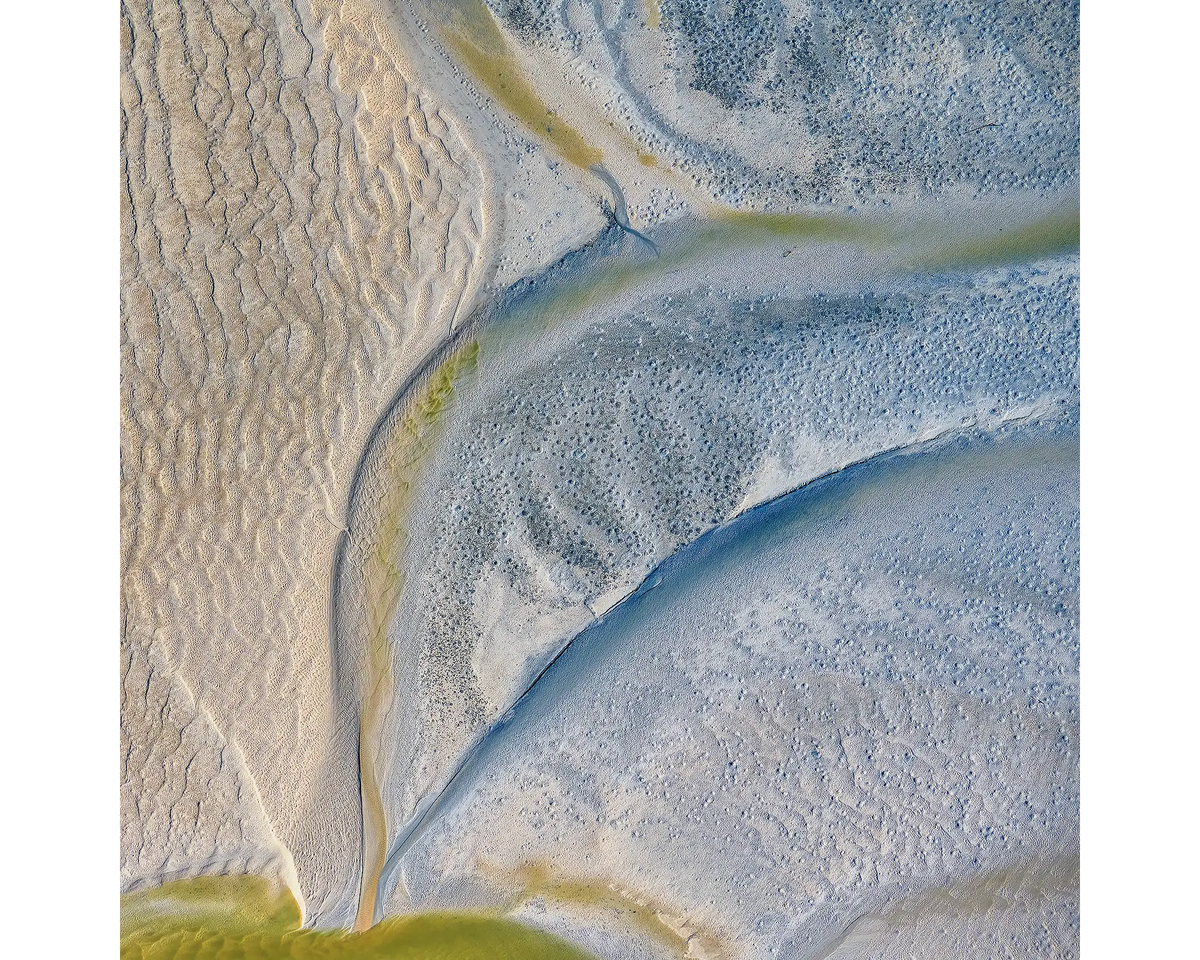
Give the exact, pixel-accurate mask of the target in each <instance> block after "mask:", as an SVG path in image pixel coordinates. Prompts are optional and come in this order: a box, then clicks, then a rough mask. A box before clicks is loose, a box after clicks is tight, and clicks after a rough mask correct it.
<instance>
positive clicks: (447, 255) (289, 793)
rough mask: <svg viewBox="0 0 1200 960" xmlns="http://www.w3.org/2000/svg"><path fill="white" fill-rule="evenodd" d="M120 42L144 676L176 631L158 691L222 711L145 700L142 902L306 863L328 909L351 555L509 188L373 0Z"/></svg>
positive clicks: (126, 380)
mask: <svg viewBox="0 0 1200 960" xmlns="http://www.w3.org/2000/svg"><path fill="white" fill-rule="evenodd" d="M121 40H122V71H121V142H122V150H121V220H122V246H121V258H122V259H121V316H122V331H121V344H122V467H121V470H122V658H123V670H124V671H125V674H126V675H127V678H128V677H132V676H133V673H134V672H136V671H135V670H134V666H136V665H140V666H137V667H136V669H137V671H140V673H139V674H138V676H141V675H142V674H145V675H146V676H157V674H156V673H155V671H154V670H153V669H152V668H151V667H150V666H149V665H148V664H149V663H150V659H149V658H150V649H151V638H153V643H154V647H155V649H156V650H157V651H158V653H156V654H155V656H157V657H159V659H160V660H161V661H162V663H163V664H164V666H163V668H162V669H163V670H165V671H167V672H166V673H163V674H162V679H160V680H156V681H154V682H149V681H147V683H146V687H147V689H151V688H153V687H154V683H160V684H161V683H167V684H171V683H174V684H177V685H178V684H183V685H184V686H185V687H186V688H187V689H188V690H189V691H190V693H189V694H188V697H187V698H185V699H188V700H189V701H190V703H191V705H190V706H188V707H187V710H188V711H192V712H194V713H195V716H196V718H198V719H196V718H194V719H191V720H188V721H187V722H186V723H184V724H183V726H182V727H181V726H180V724H179V723H174V722H172V723H168V722H167V715H166V714H163V717H162V718H161V722H160V718H159V717H158V713H157V707H156V708H154V709H151V706H152V705H151V703H150V700H149V699H147V698H146V697H141V698H140V699H139V698H138V697H135V696H133V695H132V694H129V695H128V696H127V697H126V699H125V701H123V710H122V735H123V738H124V739H125V740H126V741H127V742H126V744H125V747H126V752H125V760H124V764H125V765H124V767H123V771H122V782H123V787H122V790H123V792H122V837H123V839H122V870H123V873H122V878H123V884H124V885H125V886H126V887H129V886H130V885H134V884H136V883H137V882H140V881H146V882H149V881H150V880H152V879H153V878H154V877H156V876H158V877H165V876H167V875H176V874H177V873H178V869H177V868H178V867H179V864H180V862H181V860H180V858H181V857H183V858H185V859H189V860H190V861H191V862H192V863H193V865H194V868H195V869H196V870H200V869H204V867H203V865H204V864H210V865H211V864H223V865H224V866H222V867H221V869H228V868H229V864H231V863H240V864H241V867H242V868H243V869H247V870H253V869H256V868H257V867H259V866H261V865H262V864H264V863H268V862H270V863H283V862H284V861H285V860H286V859H287V858H286V856H283V855H282V854H281V850H283V852H284V853H286V850H287V849H290V850H291V851H292V852H293V853H294V854H295V862H296V867H297V869H298V871H299V881H300V887H301V889H300V890H299V891H297V893H298V894H299V895H301V900H302V902H303V901H304V900H307V907H308V911H309V913H310V916H311V915H313V914H314V913H315V915H316V916H317V918H318V919H320V918H321V917H322V916H325V915H330V916H332V914H331V913H330V912H331V911H333V912H336V906H335V901H336V900H337V896H338V895H340V894H332V893H331V892H330V891H331V890H333V889H335V888H339V887H340V885H341V884H343V882H344V881H345V879H346V878H344V877H341V876H337V875H336V873H321V871H323V870H324V871H329V870H335V869H336V868H335V867H332V866H330V865H335V864H338V863H340V862H342V860H343V859H344V858H343V855H342V851H343V849H345V850H349V849H351V848H356V847H357V844H358V830H359V826H358V798H357V791H356V790H355V789H354V786H353V784H354V774H353V766H352V764H353V762H354V758H353V753H352V751H351V752H349V753H344V755H343V753H340V752H339V750H340V746H338V745H335V746H337V749H332V750H331V749H330V743H331V724H332V721H331V714H332V709H331V705H330V695H329V691H330V663H329V653H328V635H327V625H328V619H327V617H328V614H327V610H328V601H329V598H328V590H329V584H328V579H329V572H328V571H329V563H330V557H331V555H332V552H333V547H334V543H335V540H336V537H337V535H338V533H339V531H340V529H341V527H342V526H343V523H344V512H345V499H346V491H347V487H348V484H349V479H350V474H351V471H352V470H353V466H354V463H355V460H356V458H357V456H358V454H359V451H360V450H361V447H362V445H363V443H364V442H365V439H366V437H367V435H368V432H369V431H370V428H371V426H372V424H373V422H374V421H375V419H376V417H377V416H378V415H379V412H380V410H381V409H382V408H383V407H384V406H385V405H386V403H387V401H388V400H389V398H390V396H391V394H392V393H393V391H394V390H395V389H396V388H397V386H398V385H399V383H400V381H401V379H402V378H403V377H404V376H405V375H406V374H407V373H408V372H409V371H410V370H411V369H412V368H413V366H414V365H415V363H416V362H417V360H418V359H419V358H420V357H421V356H422V355H423V354H424V353H425V352H426V351H427V350H428V349H429V348H430V346H431V345H432V344H434V343H435V342H436V341H437V340H438V339H440V338H441V337H442V336H444V335H445V333H446V331H447V330H448V329H449V328H450V327H451V326H452V325H453V324H454V322H455V321H456V319H457V318H459V317H460V316H461V315H462V314H463V313H464V312H465V311H466V310H467V309H469V308H470V306H471V303H472V302H473V299H474V297H475V294H476V292H477V291H478V289H479V286H480V283H481V282H482V280H483V278H484V276H485V274H486V269H487V262H486V259H485V257H484V256H483V249H484V247H485V241H486V236H485V235H486V234H487V233H488V231H489V230H490V229H492V227H493V226H494V225H493V224H491V222H490V215H489V214H488V213H486V210H487V207H488V203H487V200H486V198H487V196H488V191H489V189H490V188H489V181H488V178H487V175H486V172H485V171H484V169H483V168H482V166H481V164H480V162H479V159H478V157H477V155H476V154H475V152H474V151H473V149H472V148H471V146H470V145H469V143H468V142H467V140H466V139H465V134H464V132H463V131H462V130H460V129H459V128H457V127H456V124H455V120H454V118H453V117H452V116H450V115H449V114H448V113H447V112H446V110H445V109H444V108H442V107H440V106H439V104H438V103H436V102H435V101H433V100H432V99H431V98H430V96H429V95H428V94H427V93H426V92H424V91H422V90H421V89H420V88H418V87H417V86H415V85H414V84H413V83H412V82H411V76H412V71H411V70H410V69H408V68H407V67H406V57H405V54H404V51H403V50H402V49H401V48H400V47H399V46H398V41H397V40H396V39H395V31H389V30H388V29H387V23H386V19H385V15H384V13H383V11H381V10H379V9H375V8H374V7H373V6H372V5H371V4H369V3H366V2H362V0H352V2H348V3H341V4H339V3H333V2H326V0H317V2H315V3H313V4H312V5H311V7H310V5H309V4H307V3H305V2H303V0H299V2H297V3H295V4H288V3H286V2H279V0H255V2H253V3H245V2H239V0H211V2H195V0H183V2H178V0H147V2H142V3H137V2H130V3H123V4H122V6H121ZM168 678H170V679H168ZM128 682H129V683H132V682H133V681H132V680H129V681H128ZM138 682H141V681H138ZM172 689H174V688H172ZM127 692H128V691H127ZM164 696H165V697H166V699H167V700H171V698H173V697H175V696H176V694H175V693H171V694H170V695H169V696H167V695H165V694H164V695H162V696H160V699H163V697H164ZM171 702H174V701H171ZM180 702H181V703H182V701H180ZM179 709H180V710H183V709H184V708H183V707H180V708H179ZM184 712H186V711H184ZM170 713H172V715H173V714H174V709H172V711H170ZM181 715H182V714H181ZM205 716H207V717H208V719H207V720H206V719H204V717H205ZM181 730H190V731H204V732H203V733H201V732H196V733H195V734H194V736H193V734H192V733H181V732H180V731H181ZM196 737H199V738H200V740H203V741H204V742H203V745H202V746H196V745H194V744H192V743H191V740H190V739H189V738H192V739H195V738H196ZM205 738H207V739H205ZM229 743H236V744H237V745H238V749H239V752H240V753H241V754H244V760H245V763H244V767H245V770H244V776H243V773H242V772H239V773H231V772H229V767H228V764H227V763H226V762H224V761H223V760H222V757H223V756H224V755H225V754H226V753H227V752H228V750H229V749H230V748H229V747H228V744H229ZM222 744H224V745H225V746H222ZM198 750H199V751H201V752H203V751H207V752H206V753H205V756H206V757H207V758H208V760H206V761H205V763H204V764H203V765H201V767H202V769H203V770H204V771H205V772H204V773H203V774H201V773H200V768H199V767H198V768H192V775H189V776H188V777H187V778H185V779H184V780H182V781H178V780H177V778H175V777H174V775H173V774H172V775H171V776H166V775H165V771H166V770H167V769H168V768H172V767H173V766H174V765H178V764H180V763H183V764H187V763H188V756H189V755H190V754H191V753H196V751H198ZM210 761H211V762H210ZM347 765H350V766H347ZM314 771H315V772H314ZM251 775H252V776H251ZM164 779H165V782H168V783H172V784H174V783H176V782H182V784H183V787H182V789H183V791H184V794H185V797H183V798H176V797H167V796H165V795H164V794H163V792H162V789H161V784H162V783H163V782H164ZM251 780H253V781H256V783H257V789H256V790H253V791H251V790H247V789H242V787H241V786H240V785H242V784H243V783H249V782H250V781H251ZM334 781H340V782H341V783H342V786H341V787H339V788H338V790H333V791H326V790H323V789H321V784H322V783H327V782H334ZM339 790H340V792H338V791H339ZM201 797H202V798H203V800H202V804H204V805H207V807H208V808H211V809H210V813H211V816H210V817H209V818H208V819H205V818H203V817H202V818H201V820H200V823H199V824H198V825H197V827H196V831H197V832H198V834H199V833H204V832H205V831H207V832H208V835H206V836H204V837H203V838H201V837H199V836H198V835H197V836H195V837H193V838H192V839H184V838H182V837H181V836H180V834H179V833H178V831H177V830H175V829H173V828H171V827H170V826H169V825H170V824H171V823H173V822H174V817H173V814H172V813H171V809H172V807H171V805H172V804H177V803H189V804H190V803H194V802H196V801H197V800H199V799H200V798H201ZM260 807H261V810H260V809H259V808H260ZM164 818H165V819H164ZM164 824H167V826H164ZM255 824H257V825H259V826H253V825H255ZM246 825H251V826H246ZM276 836H277V837H278V840H276V839H275V837H276ZM281 844H282V846H281ZM200 847H203V854H202V856H200V857H199V859H196V858H194V857H192V856H191V854H193V853H195V851H196V850H199V849H200ZM348 855H349V854H347V856H348ZM281 857H282V859H281Z"/></svg>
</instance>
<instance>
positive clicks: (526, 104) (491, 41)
mask: <svg viewBox="0 0 1200 960" xmlns="http://www.w3.org/2000/svg"><path fill="white" fill-rule="evenodd" d="M440 29H441V34H442V37H443V39H444V40H445V41H446V43H447V45H449V47H450V49H451V50H452V51H453V52H454V54H455V56H457V57H458V59H459V61H460V62H461V63H462V64H463V65H464V66H465V67H466V68H467V69H468V70H470V71H471V73H472V74H473V75H474V76H475V78H476V79H478V80H479V82H480V83H482V84H483V85H484V86H485V87H487V89H488V91H489V92H490V93H491V94H492V96H494V97H495V98H496V100H497V101H499V103H500V105H501V106H503V107H504V109H506V110H507V111H508V112H509V113H511V114H512V115H513V116H514V117H516V118H517V119H518V120H520V121H521V122H522V123H523V124H525V126H527V127H528V128H529V129H530V130H532V131H533V132H534V133H536V134H537V135H538V136H539V137H541V138H543V139H545V140H548V141H550V143H551V145H552V146H553V147H554V149H555V150H557V151H558V152H559V153H560V154H562V157H563V159H564V160H566V161H568V162H569V163H573V164H575V166H577V167H579V168H580V169H582V170H587V169H589V168H591V167H592V166H593V165H594V164H597V163H600V162H601V161H602V160H603V159H604V158H603V156H602V154H601V153H600V151H599V150H597V149H596V148H595V147H594V146H592V145H591V144H590V143H588V142H587V141H586V140H585V139H584V138H583V137H582V136H581V135H580V134H579V132H578V131H577V130H575V129H574V128H573V127H571V126H570V125H569V124H566V123H564V122H563V121H562V120H561V119H560V118H559V117H558V115H557V114H555V113H554V111H552V110H551V109H550V108H549V107H547V106H546V103H545V101H544V100H542V98H541V97H539V96H538V94H537V93H536V91H535V90H534V89H533V87H532V86H530V84H529V82H528V81H527V80H526V79H525V78H524V77H523V76H522V75H521V68H520V66H519V65H518V64H517V61H516V58H515V57H514V56H513V51H512V48H511V47H510V46H509V44H508V41H507V40H506V39H505V38H504V35H503V34H502V33H501V32H500V28H499V27H498V26H497V25H496V21H495V20H494V19H492V14H491V11H489V10H488V8H487V6H486V4H484V3H483V2H482V0H457V2H456V4H455V8H454V9H453V10H452V11H451V12H450V14H449V21H448V22H447V23H443V24H442V25H441V28H440Z"/></svg>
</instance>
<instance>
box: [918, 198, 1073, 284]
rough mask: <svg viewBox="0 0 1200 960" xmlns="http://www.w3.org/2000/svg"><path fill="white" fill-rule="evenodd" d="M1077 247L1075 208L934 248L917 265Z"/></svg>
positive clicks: (992, 261) (998, 259) (977, 262)
mask: <svg viewBox="0 0 1200 960" xmlns="http://www.w3.org/2000/svg"><path fill="white" fill-rule="evenodd" d="M1077 249H1079V210H1078V208H1075V209H1072V210H1067V211H1060V212H1057V213H1052V214H1049V215H1048V216H1045V217H1041V218H1040V219H1038V220H1034V221H1033V222H1032V223H1026V224H1022V225H1021V226H1019V227H1014V228H1013V229H1010V230H1002V231H1000V232H999V233H996V234H994V235H993V236H990V237H985V238H983V239H979V240H969V241H965V242H962V243H957V244H953V245H950V244H948V245H945V246H942V247H939V248H937V249H936V250H934V251H933V253H931V254H930V255H929V256H927V257H925V258H923V259H922V260H921V261H920V263H918V264H917V265H916V266H918V267H923V268H925V269H946V268H950V267H956V268H962V267H986V266H993V265H999V264H1005V263H1018V262H1021V261H1025V260H1033V259H1036V258H1037V257H1043V256H1050V255H1052V254H1056V253H1065V252H1067V251H1070V250H1077Z"/></svg>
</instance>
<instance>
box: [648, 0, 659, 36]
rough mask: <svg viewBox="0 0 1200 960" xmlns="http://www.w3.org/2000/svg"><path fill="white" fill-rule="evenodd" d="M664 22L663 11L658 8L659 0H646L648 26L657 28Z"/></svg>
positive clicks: (653, 28)
mask: <svg viewBox="0 0 1200 960" xmlns="http://www.w3.org/2000/svg"><path fill="white" fill-rule="evenodd" d="M661 24H662V11H660V10H659V8H658V0H646V26H648V27H649V28H650V29H651V30H657V29H658V28H659V26H660V25H661Z"/></svg>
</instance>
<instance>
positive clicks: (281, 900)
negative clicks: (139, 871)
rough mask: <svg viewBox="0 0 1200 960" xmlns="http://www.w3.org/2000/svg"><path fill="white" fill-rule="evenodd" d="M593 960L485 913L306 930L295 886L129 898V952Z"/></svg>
mask: <svg viewBox="0 0 1200 960" xmlns="http://www.w3.org/2000/svg"><path fill="white" fill-rule="evenodd" d="M276 957H278V958H297V960H300V958H306V957H313V958H329V960H336V958H346V960H358V958H363V960H367V958H378V960H384V958H387V960H591V958H590V955H589V954H587V953H585V952H584V951H582V950H580V949H578V948H577V947H575V946H572V945H571V944H569V943H567V942H566V941H565V940H561V939H559V938H558V937H555V936H552V935H551V934H548V933H544V932H542V931H540V930H535V929H533V928H531V927H526V926H523V925H521V924H519V923H515V922H514V921H512V920H506V919H504V918H502V917H499V916H493V915H489V914H485V913H427V914H419V915H417V916H411V917H395V918H392V919H389V920H385V921H383V922H382V923H378V924H376V925H375V926H373V927H371V928H370V929H369V930H365V931H363V932H362V933H348V932H345V931H339V930H302V929H301V928H300V909H299V907H298V906H297V905H296V901H295V899H294V898H293V897H292V895H291V893H290V892H289V891H288V890H287V889H285V888H279V887H274V886H273V885H272V884H270V883H269V882H268V881H266V880H264V879H262V878H261V877H200V878H196V879H193V880H177V881H174V882H172V883H168V884H165V885H164V886H162V887H159V888H157V889H155V890H148V891H142V892H139V893H133V894H128V895H126V896H124V897H122V898H121V958H122V960H184V958H188V960H208V958H211V960H217V958H220V960H243V958H244V960H258V958H262V960H269V958H276Z"/></svg>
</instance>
